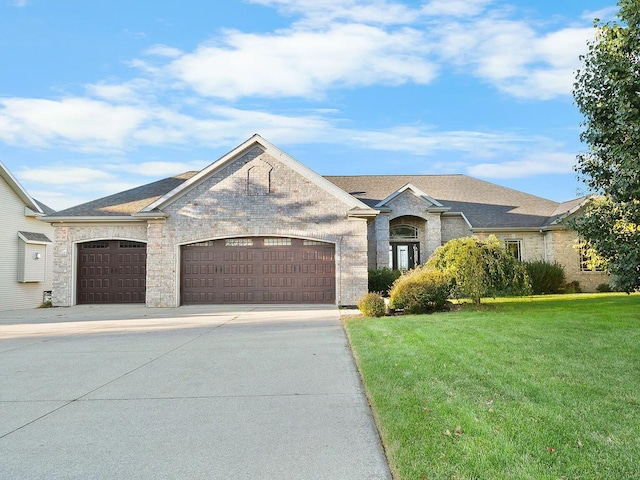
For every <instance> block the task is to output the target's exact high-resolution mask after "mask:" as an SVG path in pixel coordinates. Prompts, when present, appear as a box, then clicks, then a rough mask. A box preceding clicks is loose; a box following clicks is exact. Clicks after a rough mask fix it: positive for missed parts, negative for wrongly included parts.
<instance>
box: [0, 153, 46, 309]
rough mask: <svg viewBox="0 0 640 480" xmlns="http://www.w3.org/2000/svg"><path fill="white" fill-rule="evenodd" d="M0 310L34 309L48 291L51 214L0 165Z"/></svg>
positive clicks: (40, 303) (0, 163)
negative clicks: (48, 220)
mask: <svg viewBox="0 0 640 480" xmlns="http://www.w3.org/2000/svg"><path fill="white" fill-rule="evenodd" d="M0 205H2V208H3V209H4V210H3V214H2V216H0V310H16V309H21V308H35V307H38V306H40V305H42V303H43V301H44V300H45V298H48V296H49V295H50V292H51V287H52V280H53V245H52V240H51V239H52V238H53V233H54V229H53V227H51V226H50V225H47V224H46V223H42V222H39V221H38V220H37V218H38V217H42V216H44V215H46V214H53V213H54V211H53V210H51V209H50V208H48V207H46V206H45V205H43V204H41V203H38V202H37V201H36V200H34V199H33V198H32V197H31V196H30V195H29V194H28V193H27V191H26V190H25V189H24V188H23V187H22V186H21V185H20V183H19V182H18V181H17V180H16V179H15V177H14V176H13V175H12V174H11V173H10V172H9V170H8V169H7V168H6V167H5V166H4V165H3V164H2V162H0Z"/></svg>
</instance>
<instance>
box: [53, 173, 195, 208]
mask: <svg viewBox="0 0 640 480" xmlns="http://www.w3.org/2000/svg"><path fill="white" fill-rule="evenodd" d="M197 173H198V172H185V173H181V174H180V175H176V176H175V177H169V178H165V179H162V180H158V181H157V182H153V183H148V184H146V185H142V186H141V187H137V188H132V189H131V190H126V191H124V192H120V193H116V194H114V195H109V196H108V197H103V198H99V199H97V200H93V201H91V202H87V203H83V204H81V205H77V206H75V207H71V208H67V209H66V210H61V211H59V212H56V213H55V215H53V216H56V217H93V216H99V217H104V216H122V215H131V214H133V213H138V212H140V211H141V210H142V209H143V208H144V207H146V206H147V205H149V204H151V203H153V202H155V201H156V200H157V199H158V198H160V197H161V196H163V195H164V194H165V193H168V192H170V191H171V190H173V189H174V188H176V187H177V186H178V185H181V184H182V183H183V182H185V181H186V180H189V179H190V178H191V177H193V176H194V175H195V174H197Z"/></svg>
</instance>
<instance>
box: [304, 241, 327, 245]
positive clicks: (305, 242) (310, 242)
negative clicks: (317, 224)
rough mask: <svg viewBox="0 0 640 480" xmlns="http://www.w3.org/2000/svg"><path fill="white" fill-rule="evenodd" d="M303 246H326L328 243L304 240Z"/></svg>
mask: <svg viewBox="0 0 640 480" xmlns="http://www.w3.org/2000/svg"><path fill="white" fill-rule="evenodd" d="M302 244H303V245H326V242H318V241H317V240H303V241H302Z"/></svg>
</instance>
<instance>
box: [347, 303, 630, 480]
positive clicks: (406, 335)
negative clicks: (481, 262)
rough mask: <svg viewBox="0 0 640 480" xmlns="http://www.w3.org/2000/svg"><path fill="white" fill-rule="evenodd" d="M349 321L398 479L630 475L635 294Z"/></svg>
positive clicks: (562, 477) (359, 359)
mask: <svg viewBox="0 0 640 480" xmlns="http://www.w3.org/2000/svg"><path fill="white" fill-rule="evenodd" d="M345 326H346V329H347V333H348V335H349V338H350V341H351V345H352V348H353V351H354V355H355V357H356V361H357V362H358V366H359V368H360V371H361V374H362V377H363V382H364V384H365V387H366V389H367V392H368V395H369V398H370V401H371V404H372V407H373V410H374V415H375V416H376V420H377V422H378V426H379V428H380V433H381V435H382V440H383V443H384V445H385V448H386V452H387V455H388V457H389V461H390V464H391V468H392V471H393V473H394V476H395V478H397V479H406V480H414V479H420V478H427V479H466V480H471V479H483V480H484V479H503V478H513V479H519V480H523V479H536V480H539V479H625V480H626V479H631V478H640V295H630V296H629V295H624V294H622V295H621V294H599V295H565V296H545V297H528V298H524V299H522V298H521V299H498V300H494V301H491V302H488V303H487V304H486V305H484V306H482V307H481V308H480V309H472V308H470V307H468V306H467V307H463V308H462V309H461V310H460V311H456V312H451V313H439V314H433V315H414V316H406V317H386V318H379V319H371V318H351V319H346V320H345Z"/></svg>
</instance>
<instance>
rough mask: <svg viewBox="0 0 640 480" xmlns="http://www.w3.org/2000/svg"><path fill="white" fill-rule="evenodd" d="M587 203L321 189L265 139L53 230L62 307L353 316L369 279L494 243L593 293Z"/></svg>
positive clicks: (334, 180)
mask: <svg viewBox="0 0 640 480" xmlns="http://www.w3.org/2000/svg"><path fill="white" fill-rule="evenodd" d="M583 201H584V200H583V199H578V200H574V201H572V202H567V203H564V204H559V203H556V202H552V201H550V200H545V199H541V198H539V197H535V196H532V195H528V194H525V193H522V192H517V191H514V190H510V189H506V188H503V187H499V186H497V185H493V184H490V183H487V182H482V181H480V180H476V179H473V178H470V177H467V176H464V175H436V176H357V177H322V176H320V175H318V174H317V173H316V172H314V171H312V170H311V169H309V168H308V167H306V166H304V165H303V164H301V163H300V162H298V161H297V160H296V159H294V158H292V157H290V156H289V155H287V154H286V153H284V152H283V151H282V150H280V149H278V148H277V147H275V146H274V145H272V144H271V143H269V142H268V141H266V140H265V139H263V138H262V137H260V136H259V135H254V136H253V137H251V138H250V139H248V140H247V141H245V142H244V143H243V144H241V145H239V146H238V147H236V148H235V149H233V150H232V151H231V152H229V153H228V154H226V155H225V156H223V157H221V158H220V159H219V160H217V161H216V162H214V163H213V164H211V165H209V166H208V167H206V168H205V169H203V170H202V171H200V172H186V173H184V174H182V175H177V176H175V177H171V178H167V179H164V180H160V181H157V182H154V183H151V184H148V185H144V186H141V187H138V188H135V189H132V190H128V191H125V192H121V193H118V194H115V195H111V196H109V197H105V198H101V199H98V200H95V201H92V202H88V203H85V204H83V205H79V206H76V207H72V208H70V209H67V210H64V211H61V212H58V213H56V214H54V215H50V216H48V217H46V219H45V220H46V221H48V222H50V223H51V224H52V225H53V226H54V227H55V245H54V248H55V250H54V257H55V266H54V273H55V275H54V286H53V302H54V305H58V306H68V305H75V304H81V303H129V302H145V303H146V304H147V306H150V307H174V306H178V305H185V304H213V303H331V304H339V305H354V304H356V303H357V301H358V299H359V298H360V297H361V296H362V295H363V294H364V293H365V292H366V289H367V270H368V269H370V268H375V267H381V266H392V267H394V268H403V269H404V268H411V267H413V266H414V265H417V264H419V263H421V262H423V261H424V260H426V259H427V258H428V256H429V255H430V254H431V253H432V252H433V251H434V250H435V249H436V248H437V247H438V246H439V245H441V244H442V243H443V242H446V241H447V240H449V239H451V238H455V237H460V236H466V235H471V234H475V235H480V236H483V235H488V234H491V233H493V234H496V235H497V236H498V237H500V238H502V239H503V240H504V241H505V246H506V248H508V249H509V250H510V251H512V252H513V254H514V255H516V256H518V257H519V258H521V259H523V260H528V259H538V258H539V259H546V260H550V261H554V260H558V261H562V262H563V263H565V267H566V268H567V273H568V274H569V276H570V277H571V278H572V279H573V277H574V276H577V277H579V278H576V279H578V280H579V281H580V282H581V284H583V286H586V287H587V288H590V287H591V284H593V286H594V287H595V285H597V284H598V283H601V282H602V281H606V280H602V277H603V274H601V273H594V272H584V271H582V270H581V269H580V259H579V256H578V252H576V250H575V249H574V248H573V244H574V243H575V237H574V236H573V234H572V233H571V232H569V231H568V230H566V228H564V227H563V226H562V225H560V224H559V223H558V220H559V219H561V218H563V217H564V216H567V215H570V214H573V213H574V212H575V211H576V210H577V209H579V207H580V205H581V202H583ZM574 257H575V258H574ZM574 260H575V261H574ZM574 267H575V268H574Z"/></svg>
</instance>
